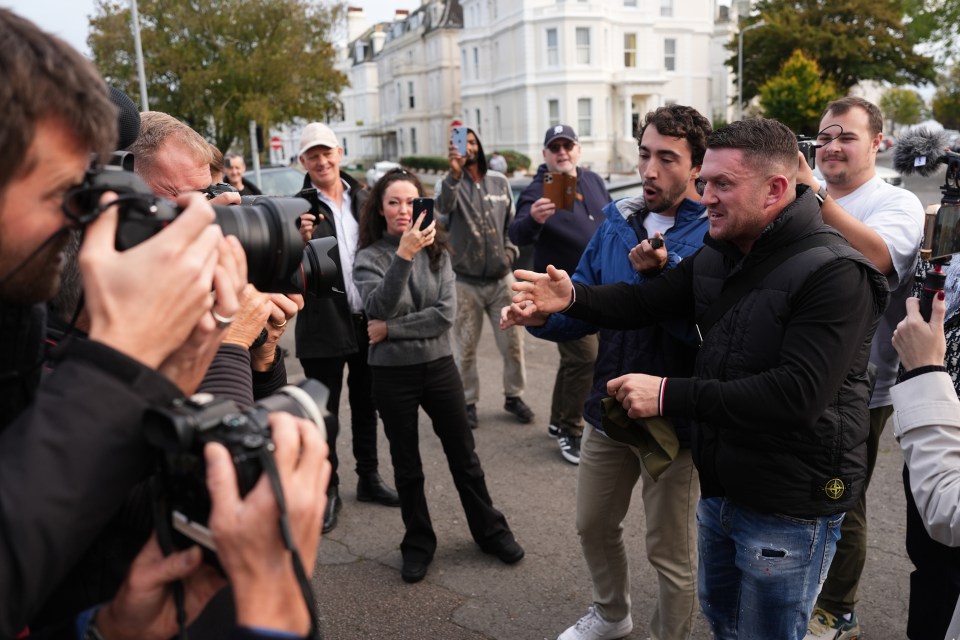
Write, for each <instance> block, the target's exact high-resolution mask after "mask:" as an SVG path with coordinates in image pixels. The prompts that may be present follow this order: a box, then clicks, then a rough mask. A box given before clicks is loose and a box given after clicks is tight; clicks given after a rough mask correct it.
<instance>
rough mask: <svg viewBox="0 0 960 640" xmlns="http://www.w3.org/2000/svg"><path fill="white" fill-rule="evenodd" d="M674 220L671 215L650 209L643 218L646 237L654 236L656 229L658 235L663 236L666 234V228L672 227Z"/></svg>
mask: <svg viewBox="0 0 960 640" xmlns="http://www.w3.org/2000/svg"><path fill="white" fill-rule="evenodd" d="M674 221H675V218H674V217H673V216H665V215H663V214H662V213H654V212H653V211H651V212H650V213H648V214H647V217H646V218H644V219H643V229H644V231H646V232H647V237H648V238H655V237H656V234H657V232H658V231H659V232H660V235H662V236H664V235H666V234H667V229H670V228H671V227H673V223H674Z"/></svg>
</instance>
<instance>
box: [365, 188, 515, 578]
mask: <svg viewBox="0 0 960 640" xmlns="http://www.w3.org/2000/svg"><path fill="white" fill-rule="evenodd" d="M422 195H423V187H422V186H421V184H420V181H419V180H418V179H417V178H416V176H414V175H413V174H411V173H407V172H406V171H404V170H402V169H395V170H393V171H390V172H389V173H387V174H386V175H384V176H383V177H382V178H381V179H380V180H379V181H378V182H377V184H376V185H374V187H373V193H372V194H371V195H370V197H369V198H368V199H367V202H366V203H365V205H364V208H363V211H362V212H361V214H360V245H359V250H358V252H357V257H356V263H355V264H354V268H353V279H354V281H355V282H356V284H357V288H358V289H359V290H360V296H361V297H362V298H363V300H364V311H366V314H367V317H368V318H369V322H368V329H369V334H370V351H369V356H368V361H369V363H370V369H371V372H372V374H373V394H374V399H375V400H376V404H377V408H378V409H379V410H380V417H381V418H382V419H383V426H384V430H385V431H386V433H387V439H388V440H389V441H390V455H391V457H392V458H393V469H394V478H395V480H396V485H397V492H398V493H399V494H400V510H401V513H402V515H403V524H404V526H405V527H406V534H405V535H404V537H403V542H402V543H401V544H400V552H401V554H402V555H403V569H402V570H401V577H402V578H403V579H404V580H405V581H406V582H419V581H420V580H422V579H423V577H424V576H425V575H426V574H427V565H429V564H430V561H431V560H432V559H433V553H434V550H435V549H436V547H437V537H436V534H435V533H434V531H433V526H432V524H431V522H430V512H429V510H428V508H427V500H426V495H425V493H424V488H423V487H424V478H423V466H422V464H421V461H420V446H419V430H418V424H417V421H418V413H419V408H420V407H423V410H424V411H425V412H426V413H427V415H428V416H430V419H431V421H432V422H433V431H434V433H436V434H437V437H439V438H440V441H441V443H442V444H443V450H444V452H445V453H446V455H447V465H448V466H449V468H450V473H451V474H452V475H453V482H454V485H455V486H456V487H457V492H458V493H459V494H460V502H461V504H462V505H463V510H464V513H465V514H466V516H467V523H468V525H469V527H470V533H471V534H472V535H473V539H474V540H475V541H476V542H477V544H478V545H479V546H480V549H481V550H482V551H483V552H484V553H489V554H493V555H495V556H497V557H498V558H499V559H500V560H501V561H502V562H505V563H507V564H513V563H515V562H518V561H519V560H520V559H521V558H523V549H522V548H521V547H520V545H519V544H517V542H516V540H515V539H514V537H513V533H512V532H511V531H510V527H509V526H508V525H507V521H506V519H505V518H504V517H503V514H502V513H500V512H499V511H497V510H496V509H495V508H494V507H493V503H492V501H491V500H490V494H489V493H488V492H487V483H486V480H485V479H484V475H483V469H482V468H481V466H480V460H479V458H477V454H476V451H475V450H474V441H473V433H472V432H471V431H470V427H469V426H468V423H467V412H466V403H465V400H464V395H463V383H462V382H461V380H460V374H459V372H458V371H457V367H456V364H455V363H454V360H453V355H452V353H453V352H452V350H451V347H450V327H451V326H452V324H453V318H454V313H455V311H456V307H457V300H456V288H455V286H454V278H453V268H452V266H451V263H450V256H449V254H448V253H447V244H446V238H445V237H444V233H443V231H442V230H438V229H437V227H436V223H435V222H431V223H430V224H429V225H426V226H425V228H423V229H421V228H420V225H421V223H422V222H423V217H424V216H423V214H421V215H420V216H418V217H417V218H416V220H414V219H413V200H414V199H415V198H418V197H421V196H422Z"/></svg>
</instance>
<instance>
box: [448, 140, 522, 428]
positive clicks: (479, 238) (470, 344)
mask: <svg viewBox="0 0 960 640" xmlns="http://www.w3.org/2000/svg"><path fill="white" fill-rule="evenodd" d="M454 125H455V126H454V127H453V128H452V130H451V136H450V147H449V161H450V171H448V172H447V175H446V176H444V178H443V181H442V182H440V183H439V184H438V185H437V190H436V194H435V195H436V198H437V199H436V215H437V220H438V221H439V222H440V224H442V225H444V226H446V228H447V230H448V231H449V233H450V246H451V247H453V254H452V256H451V258H452V260H453V271H454V273H455V274H456V278H457V319H456V323H455V324H454V326H455V330H454V332H453V334H454V357H455V359H456V362H457V368H458V369H459V370H460V376H461V377H462V378H463V390H464V395H465V396H466V401H467V420H468V422H469V424H470V427H471V428H473V429H476V428H477V425H478V421H477V400H479V398H480V379H479V376H478V374H477V343H478V342H479V341H480V334H481V332H482V331H483V316H484V314H486V315H487V317H488V318H490V323H491V324H492V325H493V328H494V330H493V335H494V338H495V339H496V342H497V348H498V349H499V350H500V355H501V356H503V393H504V396H505V398H504V403H503V408H504V410H505V411H507V412H509V413H512V414H513V415H515V416H516V417H517V419H518V420H519V421H520V422H523V423H528V422H530V421H532V420H533V411H532V410H531V409H530V407H528V406H527V404H526V403H525V402H524V401H523V398H521V397H520V396H521V395H522V394H523V387H524V384H525V383H526V370H525V368H524V363H523V332H522V330H521V329H520V327H512V328H511V329H510V330H508V331H500V330H499V328H498V326H499V324H500V309H501V308H502V307H504V306H506V305H509V304H510V298H511V297H512V293H511V290H510V285H511V284H513V282H514V280H513V273H512V272H511V269H512V268H513V263H514V262H516V260H517V255H518V254H519V251H518V249H517V247H516V245H514V244H513V243H512V242H510V239H509V238H508V237H507V229H508V228H509V227H510V223H511V222H512V221H513V194H512V192H511V190H510V182H509V181H508V180H507V177H506V176H505V175H503V174H502V173H499V172H497V171H488V170H487V158H486V156H485V155H484V153H483V147H482V146H481V145H480V140H479V139H478V138H477V134H476V133H475V132H474V131H473V130H472V129H467V128H466V127H462V126H460V123H459V122H454ZM464 141H465V143H464Z"/></svg>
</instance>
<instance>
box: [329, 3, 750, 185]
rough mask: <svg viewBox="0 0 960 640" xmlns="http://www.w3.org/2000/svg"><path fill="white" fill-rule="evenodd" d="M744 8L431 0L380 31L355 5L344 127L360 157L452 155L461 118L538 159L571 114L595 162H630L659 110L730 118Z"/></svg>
mask: <svg viewBox="0 0 960 640" xmlns="http://www.w3.org/2000/svg"><path fill="white" fill-rule="evenodd" d="M720 2H723V0H720ZM721 9H722V10H723V12H722V13H721ZM730 13H733V12H728V11H727V7H726V6H723V7H718V0H423V4H422V5H421V6H420V7H419V8H418V9H417V10H416V11H413V12H410V13H407V12H406V11H397V15H396V17H395V19H394V20H393V21H392V22H387V23H381V24H378V25H373V26H367V25H366V19H365V16H364V14H363V10H362V9H356V8H351V9H350V10H349V12H348V39H349V43H348V44H347V45H346V46H345V47H343V48H342V54H341V57H340V68H341V70H342V71H343V72H344V73H346V74H347V76H348V78H349V81H350V87H349V88H348V89H346V90H344V92H343V93H342V94H341V102H342V104H343V120H342V122H337V123H332V126H333V128H334V130H335V131H336V132H337V134H338V135H339V136H340V137H341V139H342V144H343V145H344V149H345V150H346V152H347V157H348V161H350V162H356V161H359V162H363V163H364V164H369V163H370V162H371V161H373V160H378V159H390V160H396V159H397V158H399V157H402V156H407V155H430V156H445V155H446V148H447V140H448V135H449V134H448V131H449V125H450V122H451V120H453V119H459V120H462V121H463V122H464V123H465V124H467V125H469V126H470V127H472V128H473V129H475V130H476V131H477V132H478V133H479V135H480V138H481V141H482V142H483V145H484V148H485V149H486V150H487V151H488V152H490V151H493V150H495V149H501V150H502V149H514V150H517V151H521V152H523V153H525V154H526V155H528V156H530V158H531V160H532V161H533V163H534V166H535V165H536V164H537V163H538V162H539V161H540V158H541V153H540V152H541V147H542V143H543V133H544V131H545V130H546V129H547V127H548V126H551V125H553V124H557V123H560V122H562V123H566V124H570V125H572V126H573V127H574V128H575V129H576V130H577V132H578V134H579V135H580V139H581V140H580V142H581V146H582V149H583V153H582V161H583V163H585V164H586V165H588V166H591V167H592V168H593V169H594V170H596V171H599V172H601V173H607V172H620V171H630V170H632V169H633V168H634V167H635V166H636V163H637V153H636V141H635V139H634V130H635V127H636V124H637V123H638V121H639V120H640V119H641V118H642V117H643V115H644V114H645V113H646V112H647V111H649V110H650V109H654V108H656V107H658V106H661V105H664V104H669V103H674V102H676V103H682V104H688V105H691V106H693V107H696V108H697V109H698V110H700V111H701V112H702V113H703V114H704V115H706V116H707V117H708V118H714V117H724V115H725V114H726V113H727V110H728V105H729V100H730V98H729V93H728V91H729V86H730V74H729V73H728V70H727V69H726V67H724V66H723V61H724V60H725V59H726V54H725V52H724V54H723V55H722V58H721V53H720V52H721V50H722V46H723V44H725V43H726V42H729V39H730V37H731V34H733V33H734V32H735V25H734V23H732V21H731V20H729V19H727V16H729V14H730Z"/></svg>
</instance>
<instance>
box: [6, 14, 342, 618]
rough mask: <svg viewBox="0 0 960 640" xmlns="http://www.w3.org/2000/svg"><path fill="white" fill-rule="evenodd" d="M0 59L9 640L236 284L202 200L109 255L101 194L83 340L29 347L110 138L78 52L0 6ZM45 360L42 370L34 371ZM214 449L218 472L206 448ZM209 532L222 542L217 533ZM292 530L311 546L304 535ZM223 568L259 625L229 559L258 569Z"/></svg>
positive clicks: (71, 560) (177, 386)
mask: <svg viewBox="0 0 960 640" xmlns="http://www.w3.org/2000/svg"><path fill="white" fill-rule="evenodd" d="M0 68H3V69H4V79H5V82H3V83H2V86H0V108H2V111H3V113H4V119H3V122H2V123H0V141H2V143H3V148H4V150H5V153H4V156H3V157H4V160H0V327H2V329H3V331H2V332H0V341H2V345H0V594H3V595H2V596H0V637H15V636H17V635H18V634H19V633H20V632H21V631H22V630H23V629H24V627H25V626H26V625H27V624H28V623H29V622H30V621H31V619H32V618H33V617H34V615H35V614H36V613H37V611H38V610H39V609H40V608H41V607H42V606H43V605H44V603H45V602H46V601H47V600H48V599H49V597H50V595H51V593H53V591H54V590H55V589H56V588H57V587H58V586H59V585H60V583H61V582H62V581H63V580H64V579H65V576H66V575H67V574H68V572H69V571H70V569H71V567H72V566H73V565H74V564H75V562H76V561H77V560H78V558H80V557H81V556H82V555H83V554H84V552H85V551H86V550H87V549H88V548H89V547H90V546H91V544H92V543H93V542H94V541H95V540H96V539H97V537H98V536H99V535H100V534H101V532H102V530H103V529H104V527H105V525H106V523H107V522H108V521H109V520H110V519H111V518H112V517H113V515H114V514H115V512H116V510H117V509H118V508H119V506H120V505H121V503H122V501H123V500H124V499H125V498H126V496H127V495H128V493H129V491H130V489H131V488H132V487H134V486H135V485H136V484H137V483H139V482H140V481H141V480H142V479H143V478H144V475H145V473H146V472H147V471H148V470H149V469H150V468H151V467H152V465H151V464H150V462H151V460H152V456H151V454H150V450H149V449H148V447H147V444H146V442H145V440H144V437H143V433H142V429H141V419H142V416H143V412H144V410H145V409H146V408H147V407H149V406H158V405H165V404H169V403H170V402H171V401H173V400H174V399H176V398H179V397H181V394H182V392H192V391H193V387H194V386H195V381H196V380H199V378H200V377H201V376H202V374H203V372H204V371H205V370H206V367H207V365H208V363H209V358H211V357H212V356H213V353H214V352H215V350H216V345H217V344H219V342H220V341H221V339H222V338H223V335H224V330H225V328H226V326H229V324H230V321H231V320H232V318H233V316H234V314H236V313H237V310H238V299H237V296H238V292H239V291H240V289H241V288H242V287H243V285H244V284H245V282H244V281H243V280H242V279H241V278H238V272H237V268H238V266H237V250H238V249H239V245H238V244H237V243H236V242H234V241H232V240H225V239H224V238H223V237H222V233H221V231H220V229H219V227H217V226H216V225H212V224H211V222H213V220H214V215H213V211H212V210H211V208H210V206H209V205H208V204H207V203H206V201H205V200H204V199H203V197H202V196H200V195H192V196H183V197H179V198H178V199H177V203H178V205H179V206H180V207H181V208H182V209H183V212H182V214H181V215H180V216H179V217H177V219H176V220H174V221H173V222H171V223H170V224H169V225H168V226H167V227H166V228H165V229H164V230H163V231H162V232H160V233H159V234H157V235H156V236H155V237H153V238H151V239H149V240H147V241H146V242H143V243H142V244H140V245H138V246H136V247H134V248H132V249H130V250H128V251H125V252H117V251H116V250H115V249H114V238H115V235H116V226H117V221H118V212H117V210H116V207H112V206H104V205H105V204H109V203H110V202H112V201H113V200H114V196H113V194H110V193H107V194H105V195H104V196H103V198H102V200H101V209H102V211H101V210H98V211H96V213H98V214H99V215H98V216H97V217H96V219H95V220H93V222H90V223H89V224H88V225H87V227H86V233H85V240H84V244H83V247H82V249H81V252H80V268H81V271H82V272H83V279H84V288H85V296H86V309H87V311H88V313H89V322H90V325H89V326H90V330H89V340H84V341H68V342H67V343H66V344H64V345H63V346H62V347H61V348H59V349H58V350H57V351H56V352H55V353H53V354H50V355H48V354H44V349H43V345H44V343H43V339H44V333H45V324H46V321H45V309H44V308H43V305H42V303H43V302H44V301H45V300H47V299H49V298H50V297H51V296H52V295H53V294H54V292H55V291H56V290H57V286H58V281H59V277H60V270H61V265H62V261H63V258H62V255H61V254H62V250H63V248H64V246H65V244H66V242H67V241H68V235H69V233H68V232H69V230H70V229H71V228H75V227H76V225H77V220H75V219H72V218H70V217H68V216H67V215H66V214H65V213H64V209H63V208H62V204H63V202H64V199H65V197H66V196H67V195H68V192H69V191H70V190H71V189H72V188H74V187H76V186H78V185H80V184H81V182H82V181H83V180H84V176H85V173H86V170H87V168H88V166H89V164H90V158H91V154H96V157H97V158H100V159H102V158H105V157H107V156H108V155H109V153H110V152H111V151H113V149H114V147H115V143H116V113H115V111H114V108H113V106H112V105H111V103H110V101H109V99H108V96H107V89H106V86H105V85H104V83H103V81H102V79H101V78H100V77H99V76H98V75H97V73H96V71H95V69H94V68H93V66H92V65H91V64H90V63H89V62H88V61H87V60H85V59H84V58H83V57H82V56H81V55H80V54H79V53H77V52H76V51H74V50H73V49H71V48H70V47H69V46H67V45H66V44H65V43H64V42H62V41H61V40H59V39H57V38H55V37H52V36H50V35H48V34H45V33H43V32H42V31H40V30H39V29H37V28H36V26H34V25H33V24H31V23H30V22H28V21H26V20H24V19H22V18H20V17H18V16H16V15H15V14H13V13H12V12H10V11H8V10H4V9H0ZM145 283H149V286H145ZM211 290H213V291H215V293H216V298H215V300H214V298H213V297H212V296H211V293H210V292H211ZM214 313H215V314H216V316H215V315H214ZM217 317H219V320H216V319H215V318H217ZM47 359H49V360H51V361H52V362H54V363H55V367H54V368H53V370H52V372H51V373H49V375H47V376H46V377H45V378H44V380H43V381H42V382H41V367H42V363H43V362H44V361H45V360H47ZM287 428H288V427H280V430H281V431H282V430H284V429H287ZM301 431H302V428H301ZM301 437H302V436H301ZM306 448H307V447H306V446H305V449H306ZM280 449H281V446H280V445H279V444H278V462H279V450H280ZM294 450H296V449H294ZM322 451H323V449H322V446H321V447H320V453H319V455H320V457H321V458H322V455H323V453H322ZM221 453H222V452H221ZM211 455H212V456H213V457H212V459H211V462H212V463H214V464H213V465H212V467H213V469H212V470H211V476H212V478H214V479H215V478H217V477H218V476H217V473H218V472H216V471H215V470H216V468H217V465H216V462H217V456H218V454H217V453H216V452H213V453H212V454H211ZM301 455H302V454H301ZM220 458H221V459H222V455H221V456H220ZM301 459H303V460H306V459H307V458H303V457H302V458H301ZM221 466H222V465H221ZM281 468H283V467H281ZM221 472H223V473H228V472H226V471H223V470H222V469H221ZM321 476H322V473H321ZM321 479H322V478H321ZM295 484H297V485H299V483H297V482H295ZM320 484H322V482H320ZM310 486H311V485H310V483H306V485H305V487H310ZM297 490H298V489H294V491H297ZM304 490H305V489H304ZM254 493H256V491H255V492H254ZM254 493H251V494H250V496H249V497H248V499H247V500H246V501H245V502H244V504H245V505H246V506H247V507H249V508H250V509H251V513H250V515H248V516H247V517H249V518H251V519H253V520H255V521H258V522H259V521H260V520H261V519H262V520H266V517H265V516H266V515H268V511H267V507H268V505H265V504H264V503H266V501H264V502H263V503H261V502H259V501H256V500H254ZM220 495H223V494H220ZM215 496H216V493H215ZM216 499H217V498H216V497H215V500H216ZM311 499H312V497H311ZM222 500H227V501H226V502H222ZM290 502H291V503H293V504H291V506H290V511H291V513H293V514H294V520H295V521H296V522H298V523H299V524H298V527H300V526H301V525H302V526H303V527H304V528H303V529H302V531H301V532H307V533H310V532H311V531H312V530H310V528H309V527H308V526H306V524H308V523H312V522H313V519H311V516H313V515H315V514H313V513H312V511H313V510H316V509H317V506H316V504H315V503H314V504H312V505H311V506H310V508H309V509H305V510H304V509H301V510H300V511H298V509H297V508H295V506H296V505H298V504H300V502H299V500H294V499H293V498H291V500H290ZM219 506H220V507H221V508H222V509H225V510H226V511H228V512H229V513H230V514H232V515H233V516H235V517H239V516H240V515H241V514H243V513H246V509H238V508H233V505H232V504H231V502H230V501H229V498H222V499H221V504H220V505H219ZM254 508H256V509H255V510H256V511H259V512H260V513H259V514H256V515H255V514H253V513H252V511H253V510H254ZM320 509H322V507H320ZM298 513H302V515H300V516H299V517H298V515H297V514H298ZM314 519H315V518H314ZM215 522H216V521H215ZM214 528H215V530H216V524H215V526H214ZM244 529H245V526H244V525H243V523H232V522H226V523H224V524H223V531H228V532H229V531H234V530H237V531H243V530H244ZM264 529H265V530H266V532H267V534H268V535H266V536H261V539H265V540H270V536H271V535H272V536H273V537H274V538H276V537H278V536H279V534H278V533H277V532H276V527H275V526H274V527H273V528H272V530H271V529H269V528H267V527H264ZM251 535H253V532H252V531H251ZM221 537H222V538H223V539H224V541H225V543H226V546H225V547H224V548H223V549H222V550H221V552H222V553H226V551H227V549H228V548H230V544H229V542H228V540H229V539H230V537H229V535H227V536H221ZM295 537H296V538H297V540H298V542H299V543H300V546H301V548H302V549H304V550H306V551H310V552H312V550H313V548H314V546H313V545H315V542H316V537H317V536H312V535H306V534H304V535H296V536H295ZM267 546H268V547H269V545H267ZM252 548H253V549H255V547H252ZM304 555H305V557H306V558H307V559H308V560H311V559H312V553H305V554H304ZM236 560H243V557H237V558H236ZM225 566H236V567H237V569H236V570H235V571H234V573H235V577H236V579H235V580H234V585H235V587H236V589H237V592H238V605H240V606H239V607H238V608H239V609H240V610H241V618H240V622H241V623H246V624H260V623H259V622H258V621H257V620H247V619H246V618H245V617H243V613H242V612H243V611H244V610H245V607H244V605H245V603H246V601H241V592H243V593H246V589H245V588H241V587H240V586H238V585H244V587H245V586H249V585H251V584H253V582H251V581H256V580H259V579H260V578H262V577H263V575H264V574H258V573H251V572H249V571H246V570H244V568H245V567H254V566H260V565H254V564H250V563H248V562H245V561H244V562H234V561H233V560H229V559H228V560H227V561H226V562H225ZM276 566H277V565H275V564H271V565H270V567H271V568H275V567H276ZM284 580H285V575H283V573H282V572H280V573H277V574H274V575H273V576H272V579H271V581H270V583H269V584H259V583H257V584H253V586H255V587H257V588H262V589H275V590H277V591H278V592H280V591H281V586H282V585H283V584H284ZM131 582H132V583H136V580H134V579H133V578H131ZM118 606H119V605H118ZM300 626H302V625H300ZM300 626H297V625H294V628H291V629H290V630H293V631H296V632H300ZM277 628H284V627H281V626H278V627H277ZM134 635H138V636H139V633H138V632H137V633H134Z"/></svg>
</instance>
